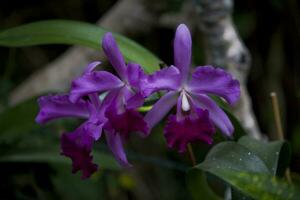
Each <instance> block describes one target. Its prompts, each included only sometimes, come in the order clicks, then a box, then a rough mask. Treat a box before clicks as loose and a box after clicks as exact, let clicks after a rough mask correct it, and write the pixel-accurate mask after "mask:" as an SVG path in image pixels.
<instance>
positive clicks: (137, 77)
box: [127, 63, 146, 90]
mask: <svg viewBox="0 0 300 200" xmlns="http://www.w3.org/2000/svg"><path fill="white" fill-rule="evenodd" d="M127 77H128V82H129V84H130V86H131V87H132V88H135V89H136V90H140V88H141V85H140V84H141V81H142V80H144V79H145V78H146V74H145V73H144V71H143V69H142V68H141V66H140V65H138V64H135V63H128V65H127Z"/></svg>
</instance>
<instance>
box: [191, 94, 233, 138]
mask: <svg viewBox="0 0 300 200" xmlns="http://www.w3.org/2000/svg"><path fill="white" fill-rule="evenodd" d="M193 97H194V100H195V101H194V102H195V103H196V104H197V106H199V107H201V108H203V109H207V110H208V112H209V117H210V119H211V120H212V121H213V122H214V123H215V125H216V126H217V127H218V128H219V129H220V130H221V131H222V132H223V133H224V134H225V135H227V136H231V135H232V133H233V131H234V127H233V125H232V123H231V121H230V120H229V118H228V117H227V115H226V114H225V113H224V111H223V110H222V109H221V108H220V107H219V106H218V105H217V104H216V103H215V102H214V101H213V100H212V99H210V98H209V97H208V96H206V95H194V96H193Z"/></svg>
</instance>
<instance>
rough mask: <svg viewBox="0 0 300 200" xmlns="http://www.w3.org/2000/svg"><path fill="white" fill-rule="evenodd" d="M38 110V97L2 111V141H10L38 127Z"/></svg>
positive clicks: (0, 115)
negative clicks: (36, 117) (36, 119)
mask: <svg viewBox="0 0 300 200" xmlns="http://www.w3.org/2000/svg"><path fill="white" fill-rule="evenodd" d="M37 112H38V105H37V101H36V98H33V99H29V100H27V101H25V102H22V103H20V104H18V105H17V106H15V107H12V108H7V109H6V110H4V111H2V112H1V113H0V130H1V131H0V142H6V143H7V142H9V141H11V140H13V139H14V138H17V137H20V135H24V134H27V133H28V132H29V131H31V130H33V129H36V128H38V127H39V126H38V125H37V124H36V123H35V120H34V119H35V116H36V115H37Z"/></svg>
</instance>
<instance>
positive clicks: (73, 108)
mask: <svg viewBox="0 0 300 200" xmlns="http://www.w3.org/2000/svg"><path fill="white" fill-rule="evenodd" d="M38 103H39V107H40V111H39V113H38V115H37V117H36V119H35V120H36V122H37V123H40V124H44V123H46V122H48V121H51V120H53V119H57V118H63V117H79V118H88V117H89V110H88V106H87V103H86V102H84V101H83V100H79V101H77V102H76V103H72V102H70V100H69V96H68V95H49V96H42V97H40V98H39V99H38Z"/></svg>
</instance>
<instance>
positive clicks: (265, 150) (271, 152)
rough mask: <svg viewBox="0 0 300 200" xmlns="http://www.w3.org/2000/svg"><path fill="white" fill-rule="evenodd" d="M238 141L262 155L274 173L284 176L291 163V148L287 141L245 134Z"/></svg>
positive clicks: (252, 151) (259, 155)
mask: <svg viewBox="0 0 300 200" xmlns="http://www.w3.org/2000/svg"><path fill="white" fill-rule="evenodd" d="M238 143H239V144H241V145H243V146H244V147H246V148H248V149H249V150H250V152H251V153H254V154H256V155H257V156H258V157H260V158H261V160H262V161H264V163H265V164H266V166H267V167H268V168H269V170H270V171H271V173H272V174H273V175H280V176H282V175H283V174H284V171H285V169H286V168H287V166H288V165H289V162H290V155H291V150H290V146H289V144H288V143H287V142H286V141H274V142H266V141H260V140H256V139H254V138H251V137H249V136H244V137H242V138H240V139H239V141H238Z"/></svg>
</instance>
